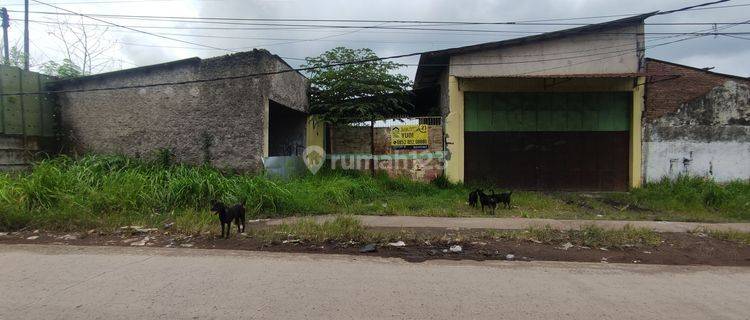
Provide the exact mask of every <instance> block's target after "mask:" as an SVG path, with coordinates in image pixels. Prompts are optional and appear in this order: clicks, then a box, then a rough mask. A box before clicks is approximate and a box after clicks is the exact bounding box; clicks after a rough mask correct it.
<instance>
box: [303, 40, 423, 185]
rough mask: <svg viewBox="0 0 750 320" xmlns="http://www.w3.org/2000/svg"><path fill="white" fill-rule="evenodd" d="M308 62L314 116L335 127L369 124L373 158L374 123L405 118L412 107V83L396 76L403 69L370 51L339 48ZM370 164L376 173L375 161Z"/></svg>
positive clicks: (305, 66)
mask: <svg viewBox="0 0 750 320" xmlns="http://www.w3.org/2000/svg"><path fill="white" fill-rule="evenodd" d="M305 60H306V61H307V63H306V64H305V65H304V66H303V67H304V68H311V69H310V70H308V71H307V73H308V75H309V78H310V82H311V83H312V88H311V94H310V110H311V112H312V113H313V114H314V115H315V116H316V118H317V119H319V120H320V121H322V122H324V123H328V124H331V125H332V126H335V125H337V124H344V123H352V122H361V121H370V142H371V145H370V153H371V155H374V153H375V144H374V140H375V120H379V119H385V118H389V117H394V116H402V115H404V114H405V113H406V112H407V111H408V110H409V109H410V108H411V107H412V104H411V99H410V97H409V95H410V91H409V88H410V87H411V81H409V78H408V77H406V76H405V75H402V74H398V73H395V72H396V70H398V68H400V67H402V66H403V65H402V64H398V63H396V62H392V61H385V60H380V59H379V58H378V56H377V55H376V54H375V53H374V52H373V51H372V50H370V49H367V48H362V49H349V48H344V47H337V48H334V49H331V50H329V51H326V52H325V53H323V54H321V55H320V56H317V57H308V58H306V59H305ZM329 140H330V136H329ZM371 164H372V168H371V170H372V172H373V173H374V172H375V161H374V159H373V160H371Z"/></svg>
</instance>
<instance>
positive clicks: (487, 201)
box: [477, 190, 498, 214]
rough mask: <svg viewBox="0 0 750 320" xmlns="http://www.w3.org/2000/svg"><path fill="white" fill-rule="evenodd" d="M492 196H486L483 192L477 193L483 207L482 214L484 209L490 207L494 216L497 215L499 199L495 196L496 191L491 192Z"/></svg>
mask: <svg viewBox="0 0 750 320" xmlns="http://www.w3.org/2000/svg"><path fill="white" fill-rule="evenodd" d="M491 192H492V194H489V195H488V194H486V193H484V192H482V191H479V192H477V195H478V196H479V203H480V204H481V205H482V212H484V207H489V208H490V209H492V214H495V208H497V204H498V199H497V195H496V194H495V191H494V190H491Z"/></svg>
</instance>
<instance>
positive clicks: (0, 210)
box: [0, 152, 750, 232]
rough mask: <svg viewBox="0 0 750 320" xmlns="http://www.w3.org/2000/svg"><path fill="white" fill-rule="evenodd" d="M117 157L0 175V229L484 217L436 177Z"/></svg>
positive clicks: (627, 210) (678, 204) (678, 200)
mask: <svg viewBox="0 0 750 320" xmlns="http://www.w3.org/2000/svg"><path fill="white" fill-rule="evenodd" d="M155 159H156V160H154V161H143V160H135V159H130V158H125V157H119V156H86V157H82V158H80V159H71V158H67V157H57V158H53V159H48V160H43V161H40V162H38V163H36V164H35V165H34V167H33V169H32V170H31V171H29V172H22V173H0V230H18V229H22V228H39V229H48V230H87V229H91V228H101V229H107V228H110V229H113V228H117V227H119V226H123V225H143V226H153V227H159V226H161V225H162V223H165V222H175V226H176V227H177V228H178V229H179V230H182V231H185V232H201V231H205V230H210V229H211V228H214V227H216V225H215V217H214V216H212V215H211V214H210V213H209V212H208V208H209V203H210V201H211V200H213V199H219V200H222V201H225V202H228V203H232V202H239V201H240V200H242V199H245V200H246V201H247V206H248V211H249V212H248V219H253V218H265V217H284V216H292V215H319V214H383V215H423V216H487V215H488V214H489V213H487V214H483V213H482V212H481V211H480V210H479V209H474V208H471V207H469V206H468V205H467V204H466V195H467V194H468V192H469V190H470V189H469V188H468V187H465V186H461V185H454V184H450V183H448V182H447V181H445V180H444V179H439V180H438V181H437V182H434V183H431V184H427V183H419V182H412V181H410V180H408V179H405V178H396V179H392V178H388V177H387V176H385V175H377V176H375V177H371V176H368V175H367V174H359V173H356V172H331V171H327V172H326V171H325V170H323V172H320V173H318V174H317V175H314V176H313V175H310V176H305V177H301V178H297V179H292V180H289V181H281V180H274V179H269V178H265V177H263V176H257V175H242V174H235V173H225V172H222V171H221V170H218V169H214V168H210V167H205V166H201V167H191V166H184V165H173V164H171V159H172V157H171V156H170V154H168V153H167V152H161V153H160V154H159V156H157V157H155ZM513 205H514V208H513V209H509V210H508V209H500V208H498V209H497V211H496V213H497V216H503V217H529V218H558V219H624V220H680V221H748V220H750V184H749V183H747V182H734V183H730V184H726V185H719V184H716V183H714V182H711V181H706V180H703V179H698V178H680V179H677V180H675V181H666V180H665V181H661V182H659V183H654V184H649V185H646V186H645V187H644V188H641V189H637V190H634V191H633V192H630V193H594V194H588V193H539V192H515V193H514V194H513Z"/></svg>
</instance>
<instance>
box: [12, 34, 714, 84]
mask: <svg viewBox="0 0 750 320" xmlns="http://www.w3.org/2000/svg"><path fill="white" fill-rule="evenodd" d="M697 37H702V36H700V35H699V36H693V37H691V38H685V39H680V40H676V41H670V42H666V43H661V44H657V45H653V46H651V48H653V47H657V46H663V45H668V44H672V43H676V42H681V41H685V40H691V39H694V38H697ZM639 50H643V49H631V50H627V51H624V52H621V53H618V54H617V55H615V56H608V57H603V58H599V59H594V60H584V61H580V62H577V63H573V64H570V63H566V64H563V65H561V66H558V67H552V68H546V69H541V70H533V71H528V72H525V73H521V74H519V76H521V75H525V74H531V73H537V72H543V71H548V70H554V69H559V68H564V67H568V66H572V65H578V64H583V63H589V62H594V61H600V60H603V59H608V58H612V57H617V56H621V55H625V54H628V53H629V52H634V51H639ZM430 52H431V51H420V52H413V53H406V54H400V55H392V56H386V57H377V58H370V59H363V60H356V61H347V62H337V63H331V64H327V65H324V66H318V67H300V68H290V69H286V70H279V71H270V72H261V73H253V74H244V75H235V76H225V77H216V78H209V79H195V80H185V81H175V82H162V83H151V84H140V85H129V86H119V87H104V88H91V89H69V90H50V91H46V92H19V93H2V94H0V96H7V95H35V94H36V95H38V94H50V93H81V92H97V91H112V90H126V89H138V88H151V87H158V86H167V85H185V84H193V83H205V82H215V81H224V80H235V79H243V78H254V77H261V76H268V75H275V74H282V73H289V72H303V71H309V70H315V69H320V68H329V67H337V66H346V65H352V64H364V63H370V62H376V61H382V60H393V59H400V58H406V57H412V56H417V55H422V54H426V53H430ZM612 53H614V52H612ZM515 63H520V62H515ZM495 64H498V63H495Z"/></svg>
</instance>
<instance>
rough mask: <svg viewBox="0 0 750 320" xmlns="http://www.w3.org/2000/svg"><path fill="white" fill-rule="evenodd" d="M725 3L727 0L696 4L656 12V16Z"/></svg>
mask: <svg viewBox="0 0 750 320" xmlns="http://www.w3.org/2000/svg"><path fill="white" fill-rule="evenodd" d="M727 1H729V0H718V1H714V2H706V3H701V4H696V5H693V6H689V7H684V8H680V9H674V10H667V11H662V12H658V13H656V15H664V14H672V13H675V12H680V11H687V10H692V9H696V8H700V7H708V6H711V5H714V4H719V3H724V2H727Z"/></svg>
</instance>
